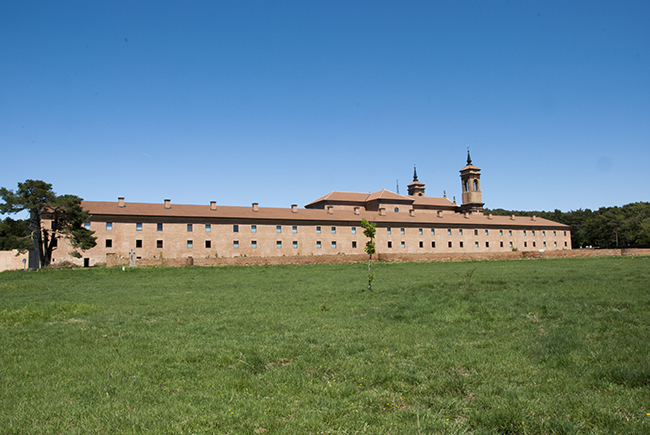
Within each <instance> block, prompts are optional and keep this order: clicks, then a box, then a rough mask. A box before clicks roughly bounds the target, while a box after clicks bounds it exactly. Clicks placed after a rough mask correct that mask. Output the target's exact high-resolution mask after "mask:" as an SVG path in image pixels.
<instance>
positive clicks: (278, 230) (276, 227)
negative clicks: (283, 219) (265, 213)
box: [275, 225, 282, 233]
mask: <svg viewBox="0 0 650 435" xmlns="http://www.w3.org/2000/svg"><path fill="white" fill-rule="evenodd" d="M275 232H276V233H281V232H282V225H276V226H275Z"/></svg>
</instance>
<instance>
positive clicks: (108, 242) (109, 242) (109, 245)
mask: <svg viewBox="0 0 650 435" xmlns="http://www.w3.org/2000/svg"><path fill="white" fill-rule="evenodd" d="M106 247H107V248H112V247H113V240H111V239H106Z"/></svg>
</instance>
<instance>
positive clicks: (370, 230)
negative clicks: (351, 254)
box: [361, 219, 377, 291]
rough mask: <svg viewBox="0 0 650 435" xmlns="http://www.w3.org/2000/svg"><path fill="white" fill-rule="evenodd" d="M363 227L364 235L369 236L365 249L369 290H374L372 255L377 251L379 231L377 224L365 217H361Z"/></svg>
mask: <svg viewBox="0 0 650 435" xmlns="http://www.w3.org/2000/svg"><path fill="white" fill-rule="evenodd" d="M361 227H363V235H364V236H366V237H368V239H370V240H368V241H367V242H366V247H365V248H364V250H365V251H366V253H367V254H368V291H372V282H373V281H374V280H375V274H374V273H373V272H372V268H371V266H372V256H373V254H376V253H377V250H376V249H375V234H376V233H377V226H376V225H375V224H371V223H370V222H368V221H367V220H365V219H361Z"/></svg>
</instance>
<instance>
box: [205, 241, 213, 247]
mask: <svg viewBox="0 0 650 435" xmlns="http://www.w3.org/2000/svg"><path fill="white" fill-rule="evenodd" d="M210 248H212V241H211V240H206V241H205V249H210Z"/></svg>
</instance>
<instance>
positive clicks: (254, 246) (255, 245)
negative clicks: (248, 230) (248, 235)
mask: <svg viewBox="0 0 650 435" xmlns="http://www.w3.org/2000/svg"><path fill="white" fill-rule="evenodd" d="M251 248H253V249H256V248H257V240H251Z"/></svg>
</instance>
